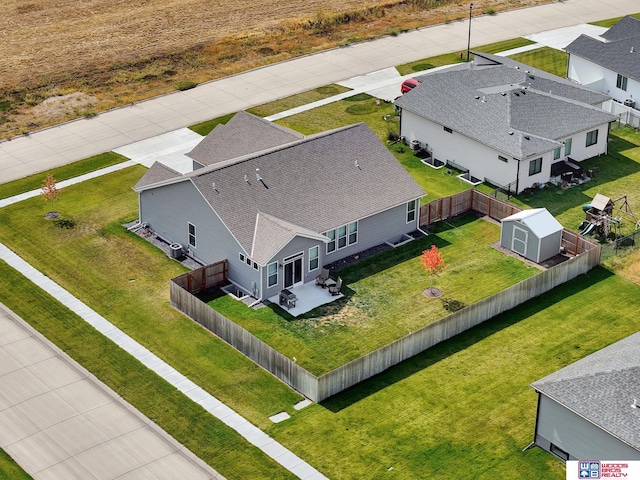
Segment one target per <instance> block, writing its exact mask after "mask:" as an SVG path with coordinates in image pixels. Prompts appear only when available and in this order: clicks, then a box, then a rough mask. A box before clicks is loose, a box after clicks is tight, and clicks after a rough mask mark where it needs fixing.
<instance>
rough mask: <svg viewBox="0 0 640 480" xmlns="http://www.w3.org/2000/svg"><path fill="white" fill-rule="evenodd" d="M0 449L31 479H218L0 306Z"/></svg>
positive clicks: (215, 473) (205, 465)
mask: <svg viewBox="0 0 640 480" xmlns="http://www.w3.org/2000/svg"><path fill="white" fill-rule="evenodd" d="M0 447H1V448H2V449H4V450H5V451H6V452H7V453H8V454H9V455H11V457H12V458H13V459H14V460H15V461H16V462H17V463H18V464H19V465H20V466H22V468H23V469H24V470H25V471H26V472H27V473H28V474H29V475H31V476H32V477H33V478H34V479H36V480H38V479H41V480H49V479H51V480H58V479H65V480H75V479H77V480H97V479H101V480H110V479H116V478H117V479H122V480H124V479H131V480H133V479H142V478H150V479H151V478H153V479H157V480H160V479H166V480H173V479H176V478H188V479H193V480H198V479H201V480H210V479H214V478H215V479H221V480H222V479H223V478H224V477H222V476H221V475H219V474H218V473H217V472H216V471H215V470H213V469H212V468H211V467H209V466H208V465H207V464H205V463H204V462H203V461H202V460H200V459H199V458H198V457H196V456H195V455H193V454H192V453H191V452H190V451H189V450H187V449H186V448H184V447H183V446H182V445H181V444H180V443H178V442H177V441H175V440H174V439H173V438H172V437H171V436H169V435H167V433H166V432H165V431H164V430H162V429H160V428H159V427H158V426H157V425H156V424H154V423H153V422H152V421H151V420H149V419H148V418H147V417H145V416H144V415H142V414H141V413H140V412H139V411H138V410H136V409H135V408H133V407H132V406H131V405H129V404H128V403H127V402H125V401H124V400H123V399H122V398H120V397H119V396H118V395H116V393H114V392H113V391H112V390H111V389H110V388H108V387H107V386H106V385H104V384H103V383H102V382H100V381H99V380H97V379H96V378H95V377H94V376H93V375H91V374H90V373H89V372H88V371H86V370H85V369H84V368H82V367H81V366H80V365H78V364H77V363H76V362H75V361H73V360H72V359H71V358H70V357H69V356H68V355H66V354H65V353H64V352H63V351H61V350H60V349H59V348H58V347H56V346H55V345H53V344H52V343H51V342H49V341H48V340H47V339H46V338H44V336H42V335H41V334H40V333H38V332H37V331H35V330H34V329H33V328H31V326H30V325H29V324H27V323H26V322H24V320H22V319H21V318H19V317H18V316H17V315H15V314H14V313H13V312H11V311H10V310H8V309H7V308H6V307H4V306H3V305H2V304H0Z"/></svg>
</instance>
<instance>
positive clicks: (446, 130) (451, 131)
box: [444, 127, 453, 133]
mask: <svg viewBox="0 0 640 480" xmlns="http://www.w3.org/2000/svg"><path fill="white" fill-rule="evenodd" d="M444 131H445V132H447V133H453V130H451V129H450V128H449V127H444Z"/></svg>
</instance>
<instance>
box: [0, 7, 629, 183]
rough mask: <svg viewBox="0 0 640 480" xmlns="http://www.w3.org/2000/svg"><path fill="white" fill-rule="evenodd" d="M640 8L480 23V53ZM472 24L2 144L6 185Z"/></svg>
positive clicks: (381, 60) (305, 86)
mask: <svg viewBox="0 0 640 480" xmlns="http://www.w3.org/2000/svg"><path fill="white" fill-rule="evenodd" d="M639 10H640V5H638V3H637V1H635V0H566V1H562V2H556V3H549V4H546V5H541V6H537V7H531V8H524V9H520V10H513V11H510V12H504V13H499V14H497V15H494V16H490V15H483V16H479V17H474V18H473V21H472V25H471V40H472V44H473V45H483V44H487V43H492V42H497V41H501V40H507V39H510V38H515V37H520V36H525V35H529V34H533V33H537V32H541V31H545V30H549V29H554V28H560V27H566V26H570V25H575V24H579V23H587V22H592V21H595V20H600V19H602V18H610V17H614V16H622V15H626V14H630V13H635V12H637V11H639ZM468 28H469V25H468V22H466V21H459V22H452V23H449V24H446V25H437V26H434V27H428V28H423V29H420V30H414V31H411V32H408V33H403V34H401V35H398V36H396V37H384V38H380V39H378V40H373V41H369V42H363V43H358V44H354V45H351V46H349V47H345V48H337V49H333V50H329V51H325V52H321V53H317V54H314V55H309V56H305V57H300V58H296V59H293V60H290V61H287V62H282V63H277V64H273V65H269V66H266V67H263V68H258V69H255V70H251V71H248V72H245V73H241V74H238V75H234V76H232V77H227V78H222V79H220V80H215V81H212V82H209V83H206V84H203V85H200V86H198V87H196V88H194V89H191V90H187V91H185V92H175V93H171V94H167V95H164V96H161V97H156V98H153V99H150V100H147V101H144V102H140V103H137V104H134V105H130V106H127V107H124V108H120V109H117V110H112V111H109V112H105V113H102V114H100V115H97V116H96V117H94V118H90V119H82V120H77V121H74V122H69V123H66V124H63V125H59V126H56V127H52V128H49V129H46V130H42V131H39V132H35V133H33V134H30V135H28V136H22V137H18V138H14V139H12V140H11V141H5V142H1V143H0V183H5V182H9V181H11V180H15V179H17V178H21V177H24V176H27V175H30V174H33V173H37V172H41V171H44V170H47V169H50V168H54V167H56V166H60V165H64V164H67V163H71V162H74V161H76V160H80V159H83V158H86V157H89V156H91V155H96V154H99V153H102V152H105V151H109V150H113V149H115V148H118V147H122V146H124V145H128V144H130V143H133V142H136V141H140V140H144V139H146V138H149V137H153V136H156V135H160V134H162V133H166V132H169V131H173V130H176V129H179V128H182V127H186V126H189V125H192V124H194V123H198V122H201V121H204V120H208V119H211V118H215V117H218V116H220V115H224V114H227V113H231V112H235V111H238V110H241V109H246V108H249V107H252V106H255V105H260V104H263V103H266V102H269V101H272V100H276V99H278V98H282V97H286V96H289V95H292V94H295V93H298V92H302V91H306V90H309V89H313V88H316V87H319V86H322V85H327V84H330V83H334V82H338V81H341V80H345V79H348V78H351V77H353V76H357V75H364V74H366V73H370V72H374V71H378V70H382V69H385V68H389V67H393V66H395V65H400V64H403V63H407V62H411V61H415V60H420V59H422V58H427V57H431V56H434V55H439V54H442V53H447V52H451V51H456V50H461V51H462V50H465V49H466V46H467V34H468Z"/></svg>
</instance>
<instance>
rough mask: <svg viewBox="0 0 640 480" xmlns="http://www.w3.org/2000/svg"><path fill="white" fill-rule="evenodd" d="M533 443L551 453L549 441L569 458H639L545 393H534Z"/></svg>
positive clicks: (618, 441) (625, 446)
mask: <svg viewBox="0 0 640 480" xmlns="http://www.w3.org/2000/svg"><path fill="white" fill-rule="evenodd" d="M538 402H539V403H538V417H537V419H536V422H537V424H536V435H535V443H536V445H538V446H539V447H541V448H542V449H544V450H546V451H547V452H549V453H551V444H552V443H553V444H554V445H555V446H557V447H559V448H561V449H562V450H564V451H565V452H567V453H568V454H569V459H570V460H585V459H603V460H627V461H629V460H640V452H639V451H638V450H636V449H634V448H631V447H630V446H629V445H627V444H626V443H624V442H622V441H621V440H619V439H617V438H615V437H613V436H612V435H610V434H609V433H607V432H605V431H604V430H602V429H600V428H598V427H596V426H595V425H594V424H592V423H591V422H589V421H587V420H585V419H584V418H582V417H581V416H579V415H577V414H576V413H574V412H572V411H571V410H569V409H567V408H565V407H563V406H562V405H560V404H559V403H557V402H555V401H554V400H552V399H550V398H549V397H547V396H545V395H544V394H539V395H538Z"/></svg>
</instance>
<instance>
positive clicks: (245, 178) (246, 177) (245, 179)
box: [244, 174, 249, 183]
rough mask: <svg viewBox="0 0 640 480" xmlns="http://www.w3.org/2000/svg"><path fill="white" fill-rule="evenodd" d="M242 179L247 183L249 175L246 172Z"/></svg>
mask: <svg viewBox="0 0 640 480" xmlns="http://www.w3.org/2000/svg"><path fill="white" fill-rule="evenodd" d="M244 181H245V182H247V183H249V176H248V175H247V174H245V176H244Z"/></svg>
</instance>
